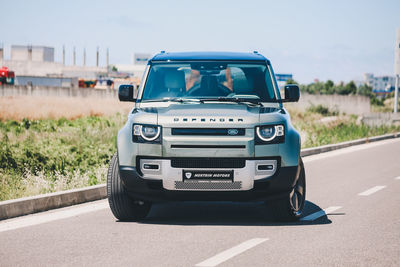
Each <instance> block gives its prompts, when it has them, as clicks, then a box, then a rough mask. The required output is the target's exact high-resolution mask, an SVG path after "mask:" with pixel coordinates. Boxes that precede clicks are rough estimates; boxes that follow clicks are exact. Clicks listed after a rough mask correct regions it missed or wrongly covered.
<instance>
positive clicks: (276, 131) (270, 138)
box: [256, 125, 285, 143]
mask: <svg viewBox="0 0 400 267" xmlns="http://www.w3.org/2000/svg"><path fill="white" fill-rule="evenodd" d="M256 133H257V137H258V139H259V140H256V143H283V142H284V141H285V139H284V138H285V127H284V126H283V125H263V126H257V127H256ZM257 141H258V142H257Z"/></svg>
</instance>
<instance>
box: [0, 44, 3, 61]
mask: <svg viewBox="0 0 400 267" xmlns="http://www.w3.org/2000/svg"><path fill="white" fill-rule="evenodd" d="M0 60H2V61H3V60H4V44H3V43H1V45H0Z"/></svg>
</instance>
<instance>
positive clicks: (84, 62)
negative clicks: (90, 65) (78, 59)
mask: <svg viewBox="0 0 400 267" xmlns="http://www.w3.org/2000/svg"><path fill="white" fill-rule="evenodd" d="M83 66H86V47H84V48H83Z"/></svg>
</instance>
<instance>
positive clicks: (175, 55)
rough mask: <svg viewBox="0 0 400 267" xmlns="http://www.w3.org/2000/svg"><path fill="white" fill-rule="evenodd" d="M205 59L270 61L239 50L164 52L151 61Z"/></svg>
mask: <svg viewBox="0 0 400 267" xmlns="http://www.w3.org/2000/svg"><path fill="white" fill-rule="evenodd" d="M187 60H190V61H197V60H198V61H204V60H212V61H214V60H223V61H225V60H229V61H230V60H234V61H236V60H237V61H264V62H265V61H268V59H267V58H265V57H264V56H263V55H261V54H258V53H239V52H167V53H165V52H162V53H159V54H157V55H155V56H154V57H153V58H152V59H150V62H151V61H187Z"/></svg>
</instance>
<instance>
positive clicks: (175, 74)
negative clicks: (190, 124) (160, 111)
mask: <svg viewBox="0 0 400 267" xmlns="http://www.w3.org/2000/svg"><path fill="white" fill-rule="evenodd" d="M143 90H144V91H143V94H142V100H155V99H163V98H183V99H184V98H191V99H193V98H198V99H202V98H221V97H224V98H230V97H232V98H246V99H255V100H256V99H257V100H259V101H261V102H271V101H272V102H274V101H276V95H275V91H274V86H273V81H272V80H271V75H270V73H269V68H268V67H267V65H265V64H262V63H241V62H184V63H153V64H152V66H151V69H150V72H149V75H148V78H147V81H146V84H145V86H144V89H143Z"/></svg>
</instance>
